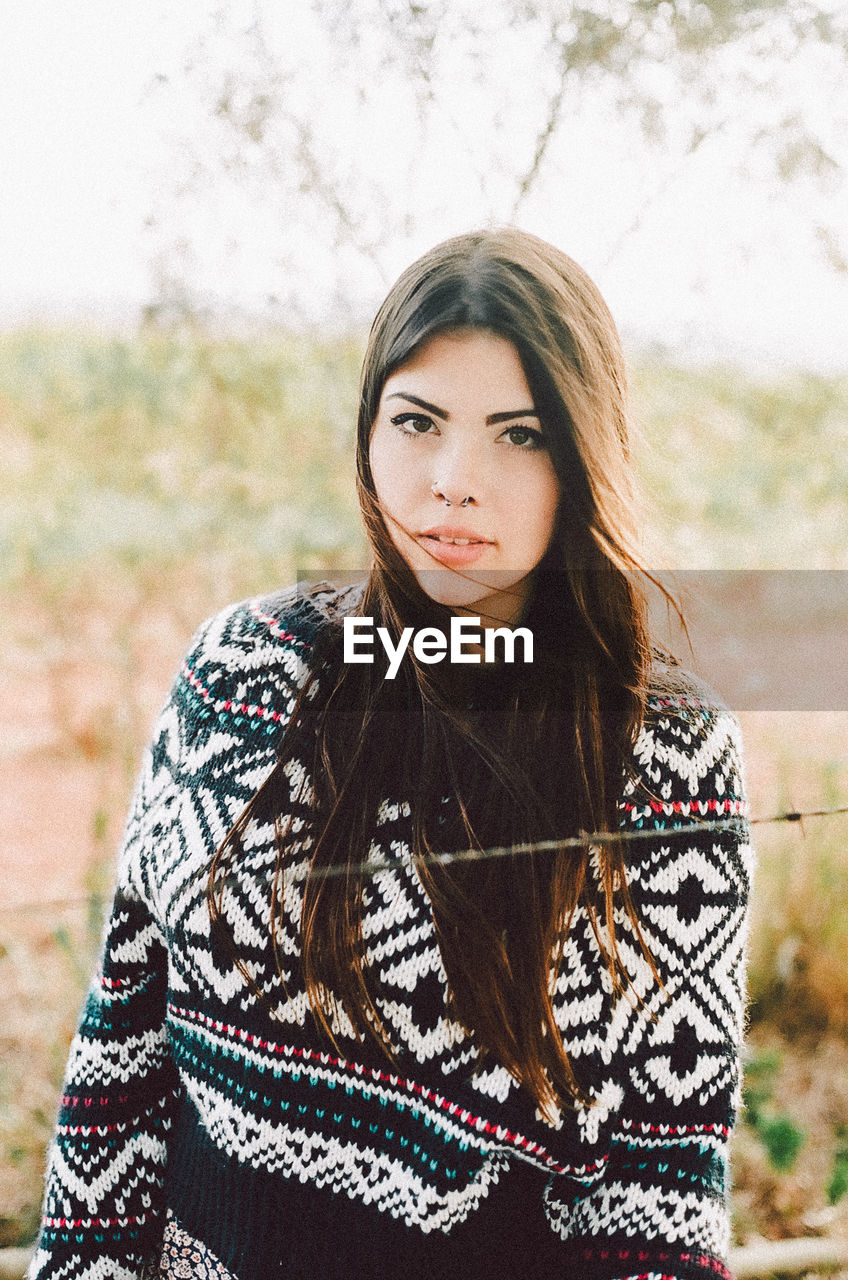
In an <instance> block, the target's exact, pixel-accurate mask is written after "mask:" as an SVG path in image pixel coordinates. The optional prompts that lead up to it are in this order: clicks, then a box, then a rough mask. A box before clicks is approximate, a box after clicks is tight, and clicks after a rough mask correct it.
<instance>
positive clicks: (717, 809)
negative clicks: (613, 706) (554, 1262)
mask: <svg viewBox="0 0 848 1280" xmlns="http://www.w3.org/2000/svg"><path fill="white" fill-rule="evenodd" d="M636 763H637V768H638V771H639V773H640V774H641V776H642V778H643V779H644V781H645V782H646V784H647V785H648V787H650V788H651V790H653V791H654V793H655V794H656V795H657V796H658V797H659V800H658V801H653V802H652V801H650V800H648V799H646V798H645V797H644V795H642V794H640V788H639V787H638V786H636V787H635V788H634V787H628V789H627V792H626V793H625V798H624V806H623V811H622V828H623V830H624V831H632V832H636V831H651V832H653V831H655V832H656V834H655V835H653V834H652V835H651V836H649V837H648V838H645V839H638V840H634V841H633V842H632V843H631V844H630V845H629V846H628V847H627V849H628V854H627V864H628V868H629V871H628V879H629V884H630V889H631V893H632V897H633V902H634V906H635V907H636V911H637V914H638V917H639V920H640V921H641V926H642V931H643V934H644V938H645V941H646V942H647V945H648V947H649V949H650V952H651V954H652V956H653V958H654V961H655V963H656V966H657V968H658V970H659V973H660V976H661V978H662V982H663V987H664V989H660V988H659V987H658V986H657V984H656V981H655V980H654V979H653V978H652V976H651V974H650V969H649V966H648V964H647V962H646V961H645V959H644V957H643V956H642V955H641V952H640V949H639V945H638V941H637V939H636V936H635V933H634V931H633V929H632V926H631V925H630V924H629V921H628V920H627V917H626V916H625V915H624V913H623V912H622V913H621V914H620V915H617V928H618V931H619V938H620V942H621V946H622V954H623V957H624V958H625V961H626V963H627V967H628V970H629V971H630V972H631V973H632V974H633V975H634V989H635V992H637V993H638V994H639V996H640V997H641V1001H642V1003H641V1004H640V1003H638V1002H636V1001H635V1000H634V997H633V994H632V993H631V995H629V996H628V995H625V996H624V997H623V998H622V999H623V1000H624V1001H629V1006H624V1007H622V1006H621V1005H620V1004H619V1006H618V1007H617V1012H616V1013H613V1012H612V1004H611V1003H610V1004H609V1005H608V1006H607V1007H606V1009H605V1012H604V1015H602V1016H603V1021H604V1022H605V1023H606V1025H605V1026H596V1027H594V1028H588V1027H587V1028H586V1039H587V1040H591V1041H592V1051H591V1053H590V1055H589V1056H590V1057H591V1056H594V1058H595V1062H596V1064H597V1066H596V1069H597V1071H598V1072H599V1074H600V1076H601V1077H602V1079H603V1081H604V1088H605V1096H606V1099H607V1108H608V1110H607V1115H606V1116H605V1122H606V1123H608V1124H609V1142H608V1146H607V1158H606V1164H605V1169H604V1173H603V1176H602V1177H601V1178H600V1179H599V1181H598V1182H597V1183H596V1185H595V1186H594V1187H593V1188H592V1189H591V1190H590V1191H589V1192H588V1193H587V1194H579V1195H573V1194H568V1192H567V1189H566V1188H565V1187H564V1185H558V1184H557V1181H556V1180H554V1181H553V1182H552V1183H551V1184H550V1185H549V1187H548V1189H547V1192H546V1212H547V1216H548V1221H549V1223H550V1226H551V1227H552V1229H553V1230H554V1231H555V1232H556V1234H557V1235H558V1236H559V1237H560V1238H561V1240H562V1241H563V1246H564V1249H565V1251H566V1252H567V1253H568V1256H569V1258H570V1259H571V1258H572V1255H573V1266H574V1268H575V1272H574V1273H575V1274H578V1273H579V1274H580V1275H581V1276H585V1277H587V1280H591V1278H592V1277H597V1280H624V1278H625V1277H627V1278H628V1280H629V1278H630V1277H636V1276H639V1277H640V1278H645V1280H646V1278H647V1277H650V1278H651V1280H654V1278H659V1277H664V1278H666V1280H706V1278H707V1277H709V1278H710V1280H716V1278H717V1277H718V1278H722V1277H727V1276H728V1275H729V1272H728V1271H727V1268H726V1256H727V1249H728V1244H729V1235H730V1225H729V1213H728V1202H727V1198H728V1190H729V1176H728V1142H729V1138H730V1133H731V1130H732V1127H733V1124H734V1121H735V1116H736V1110H737V1107H738V1104H739V1100H740V1076H741V1072H740V1050H741V1042H742V1036H743V1030H744V1015H745V983H744V964H745V943H746V932H747V907H748V894H749V885H750V875H751V865H752V857H751V849H750V844H749V828H748V822H747V816H746V815H747V802H746V796H745V789H744V781H743V771H742V759H741V735H740V730H739V725H738V723H737V722H736V720H735V719H734V718H733V717H732V716H731V715H730V714H729V713H728V712H727V711H725V710H724V709H722V708H719V707H716V706H711V705H710V704H709V703H705V702H703V701H700V700H697V699H695V700H693V701H692V702H691V704H689V705H686V703H685V700H684V702H683V703H682V704H680V705H677V706H675V705H670V704H668V703H667V704H666V705H665V706H660V707H659V708H656V707H655V708H654V712H653V714H652V716H651V718H650V720H649V721H648V722H647V723H646V726H645V728H644V729H643V731H642V734H641V736H640V738H639V741H638V743H637V747H636ZM698 818H701V819H702V820H707V821H709V820H716V819H734V822H733V825H732V826H731V827H729V828H725V829H724V830H719V831H714V830H709V829H705V830H699V829H698V828H697V827H694V829H693V825H692V824H694V823H695V822H696V821H697V819H698ZM684 826H685V827H686V828H688V829H687V830H685V831H679V832H675V830H674V828H675V827H684ZM598 960H599V962H600V957H598ZM570 1034H571V1036H572V1038H573V1040H574V1045H575V1047H578V1045H579V1040H580V1037H579V1033H577V1032H575V1030H574V1028H572V1029H571V1033H570ZM587 1060H588V1059H587ZM573 1062H574V1065H575V1070H576V1071H577V1072H578V1075H579V1072H580V1056H579V1048H578V1052H577V1054H575V1056H574V1057H573ZM590 1114H591V1113H590ZM578 1264H579V1265H578Z"/></svg>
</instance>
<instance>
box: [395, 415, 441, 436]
mask: <svg viewBox="0 0 848 1280" xmlns="http://www.w3.org/2000/svg"><path fill="white" fill-rule="evenodd" d="M391 423H392V426H394V427H397V428H398V430H399V431H401V432H403V434H404V435H405V436H423V435H426V434H427V432H428V428H429V427H432V425H433V423H432V420H431V419H430V418H424V417H422V415H421V414H420V413H399V414H398V415H397V417H396V418H392V419H391Z"/></svg>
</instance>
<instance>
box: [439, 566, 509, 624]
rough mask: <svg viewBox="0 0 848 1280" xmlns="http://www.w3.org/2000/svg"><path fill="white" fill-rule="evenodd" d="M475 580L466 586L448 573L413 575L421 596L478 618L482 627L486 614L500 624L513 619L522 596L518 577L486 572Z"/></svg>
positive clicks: (456, 576)
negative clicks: (479, 617)
mask: <svg viewBox="0 0 848 1280" xmlns="http://www.w3.org/2000/svg"><path fill="white" fill-rule="evenodd" d="M477 576H479V578H480V581H479V582H468V581H467V580H466V579H463V578H461V577H460V576H459V575H458V574H456V573H453V572H452V571H451V570H450V569H419V570H417V571H416V573H415V577H416V579H417V581H418V585H419V586H420V588H421V590H422V591H423V592H424V594H425V595H427V596H429V598H430V599H431V600H433V601H434V602H435V603H436V604H440V605H443V606H444V607H445V608H447V609H458V610H461V611H462V612H463V613H466V614H471V615H472V616H473V615H480V616H482V617H483V620H484V623H485V620H486V617H487V615H489V614H492V615H493V616H494V618H495V620H500V619H503V620H504V621H506V620H507V619H508V618H509V617H515V616H517V614H518V613H519V612H520V610H521V607H522V605H523V602H524V598H525V595H526V591H525V590H523V589H522V586H523V584H522V575H516V574H514V573H506V572H504V571H490V572H489V573H488V574H485V575H484V574H482V573H481V574H479V575H477ZM490 579H496V581H490ZM520 584H521V585H520Z"/></svg>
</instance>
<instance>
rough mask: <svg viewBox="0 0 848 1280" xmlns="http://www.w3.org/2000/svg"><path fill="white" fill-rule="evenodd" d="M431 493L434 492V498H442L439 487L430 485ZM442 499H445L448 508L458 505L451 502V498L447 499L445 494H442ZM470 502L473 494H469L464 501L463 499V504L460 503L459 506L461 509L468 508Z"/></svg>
mask: <svg viewBox="0 0 848 1280" xmlns="http://www.w3.org/2000/svg"><path fill="white" fill-rule="evenodd" d="M430 491H431V492H432V494H433V497H434V498H438V497H439V496H440V491H439V487H438V485H435V484H431V485H430ZM441 497H442V499H443V501H444V504H445V506H446V507H453V506H455V505H457V504H455V503H453V502H451V500H450V498H446V497H445V496H444V494H441ZM470 501H471V494H470V493H469V495H468V497H467V498H463V499H462V502H460V503H459V504H458V505H459V506H460V507H467V506H468V504H469V502H470Z"/></svg>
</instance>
